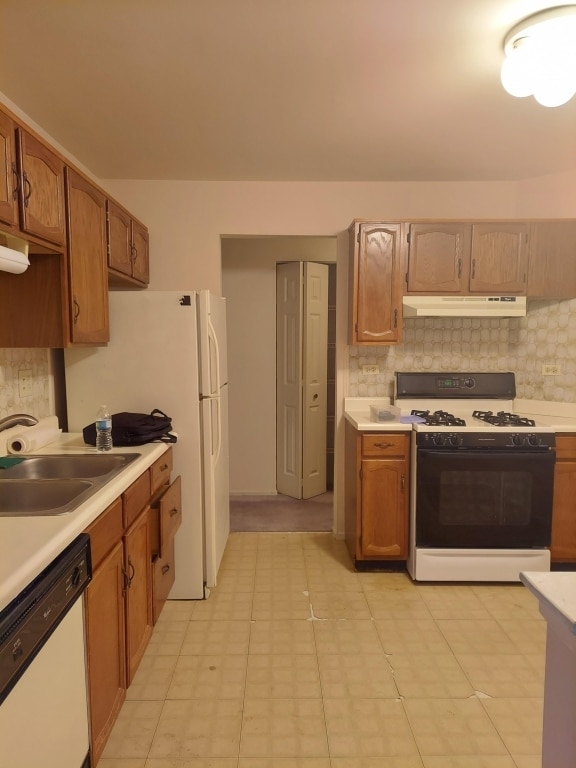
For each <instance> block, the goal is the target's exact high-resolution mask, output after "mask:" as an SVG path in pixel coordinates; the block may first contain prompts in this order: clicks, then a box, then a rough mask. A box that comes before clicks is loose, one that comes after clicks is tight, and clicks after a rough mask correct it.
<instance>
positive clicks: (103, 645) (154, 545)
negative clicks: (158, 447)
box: [85, 448, 182, 766]
mask: <svg viewBox="0 0 576 768" xmlns="http://www.w3.org/2000/svg"><path fill="white" fill-rule="evenodd" d="M171 469H172V448H169V449H168V450H167V451H166V452H165V453H164V454H163V455H162V456H161V457H160V458H159V459H158V460H157V461H156V462H155V463H154V464H153V465H152V467H150V468H149V469H147V470H146V471H145V472H144V473H143V474H142V475H141V476H140V477H139V478H137V479H136V480H135V481H134V482H133V483H132V485H131V486H130V487H129V488H127V489H126V491H125V492H124V493H123V494H122V496H121V497H120V498H118V499H116V501H114V503H113V504H111V505H110V506H109V507H108V508H107V509H106V510H105V511H104V512H103V513H102V514H101V515H100V516H99V517H98V518H97V519H96V520H95V521H94V522H93V523H92V524H91V525H90V526H89V527H88V528H87V530H86V532H87V533H88V534H89V535H90V548H91V553H92V569H93V576H92V581H91V582H90V584H89V585H88V589H87V590H86V600H85V606H86V647H87V651H86V653H87V667H88V698H89V706H90V741H91V755H92V765H93V766H96V764H97V762H98V760H99V758H100V756H101V755H102V752H103V750H104V747H105V745H106V741H107V740H108V737H109V735H110V731H111V730H112V727H113V725H114V723H115V721H116V718H117V716H118V713H119V711H120V708H121V706H122V703H123V702H124V700H125V698H126V691H127V688H128V687H129V685H130V683H131V682H132V681H133V679H134V675H135V674H136V670H137V669H138V665H139V663H140V661H141V659H142V656H143V655H144V652H145V650H146V647H147V645H148V641H149V640H150V636H151V634H152V629H153V625H154V623H155V621H156V620H157V619H158V616H159V615H160V611H161V610H162V607H163V605H164V603H165V601H166V598H167V597H168V592H169V590H170V587H171V586H172V583H173V581H174V573H175V564H174V536H175V534H176V530H177V528H178V527H179V525H180V521H181V516H182V511H181V498H180V497H181V494H180V478H179V477H177V478H176V479H175V480H174V482H173V483H172V484H170V471H171ZM166 566H169V568H168V570H167V571H166V572H165V573H169V578H163V579H160V578H159V576H161V575H164V574H163V570H164V569H165V567H166ZM170 579H171V581H170Z"/></svg>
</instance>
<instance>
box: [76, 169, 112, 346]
mask: <svg viewBox="0 0 576 768" xmlns="http://www.w3.org/2000/svg"><path fill="white" fill-rule="evenodd" d="M66 193H67V198H66V199H67V204H68V210H67V213H68V216H67V224H68V269H69V286H68V287H69V311H70V315H71V316H70V341H71V342H72V343H73V344H103V343H106V342H107V341H108V340H109V338H110V334H109V326H108V277H107V267H106V198H105V196H104V195H103V194H102V192H100V190H99V189H97V188H96V187H94V186H93V185H92V184H91V183H90V182H89V181H87V180H86V179H85V178H84V177H83V176H80V174H78V173H76V171H74V170H72V169H71V168H66Z"/></svg>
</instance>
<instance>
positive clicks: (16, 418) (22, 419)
mask: <svg viewBox="0 0 576 768" xmlns="http://www.w3.org/2000/svg"><path fill="white" fill-rule="evenodd" d="M18 424H22V426H23V427H32V426H34V424H38V419H36V418H35V417H34V416H30V415H29V414H28V413H14V414H12V416H5V417H4V418H3V419H0V432H3V431H4V430H5V429H10V428H11V427H16V426H18Z"/></svg>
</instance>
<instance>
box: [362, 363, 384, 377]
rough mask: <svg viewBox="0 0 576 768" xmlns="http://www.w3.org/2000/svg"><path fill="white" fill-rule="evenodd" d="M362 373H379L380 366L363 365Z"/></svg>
mask: <svg viewBox="0 0 576 768" xmlns="http://www.w3.org/2000/svg"><path fill="white" fill-rule="evenodd" d="M362 373H363V374H364V376H375V375H376V374H377V373H380V367H379V366H377V365H363V366H362Z"/></svg>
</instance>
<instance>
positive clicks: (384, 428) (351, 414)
mask: <svg viewBox="0 0 576 768" xmlns="http://www.w3.org/2000/svg"><path fill="white" fill-rule="evenodd" d="M371 405H376V406H380V407H381V406H386V405H390V398H389V397H347V398H345V400H344V418H345V419H346V421H349V422H350V424H352V426H353V427H355V428H356V429H357V430H358V431H360V432H411V431H412V424H403V423H402V422H401V421H398V420H394V421H372V419H371V418H370V406H371Z"/></svg>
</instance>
